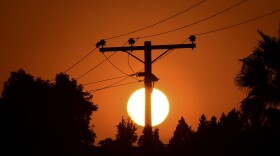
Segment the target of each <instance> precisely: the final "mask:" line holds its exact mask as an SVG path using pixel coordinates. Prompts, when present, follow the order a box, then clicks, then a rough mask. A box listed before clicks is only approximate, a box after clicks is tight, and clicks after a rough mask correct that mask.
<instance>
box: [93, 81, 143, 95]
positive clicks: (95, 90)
mask: <svg viewBox="0 0 280 156" xmlns="http://www.w3.org/2000/svg"><path fill="white" fill-rule="evenodd" d="M137 82H141V81H133V82H127V83H122V84H118V85H111V86H107V87H103V88H98V89H94V90H89V91H87V92H89V93H92V92H97V91H100V90H104V89H108V88H112V87H119V86H124V85H128V84H132V83H137Z"/></svg>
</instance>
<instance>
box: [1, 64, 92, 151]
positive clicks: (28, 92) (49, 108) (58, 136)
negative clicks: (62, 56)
mask: <svg viewBox="0 0 280 156" xmlns="http://www.w3.org/2000/svg"><path fill="white" fill-rule="evenodd" d="M82 89H83V88H82V86H81V85H79V86H78V85H77V83H76V81H75V80H69V78H68V76H67V75H65V74H58V75H57V76H56V82H55V83H54V84H52V83H50V82H49V81H44V80H42V79H40V78H36V79H34V77H33V76H31V75H29V74H27V73H26V72H25V71H24V70H22V69H21V70H18V71H17V72H12V73H11V76H10V78H9V79H8V81H7V82H5V84H4V90H3V92H2V97H1V100H0V101H1V106H0V113H1V119H0V126H1V127H0V135H1V140H0V142H1V149H3V150H2V151H1V152H4V153H8V154H9V155H74V154H77V153H80V154H81V153H82V152H81V151H82V150H83V149H86V145H92V144H93V143H94V138H95V133H94V132H93V130H92V129H91V127H90V126H89V121H90V116H91V113H92V112H93V111H96V110H97V106H96V105H94V104H93V103H92V102H90V100H91V98H92V96H91V95H89V94H88V93H85V92H83V91H82Z"/></svg>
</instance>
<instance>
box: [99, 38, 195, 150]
mask: <svg viewBox="0 0 280 156" xmlns="http://www.w3.org/2000/svg"><path fill="white" fill-rule="evenodd" d="M189 39H190V41H191V44H172V45H152V43H151V41H145V43H144V46H133V44H134V42H135V41H134V40H133V39H129V40H128V42H129V43H130V44H131V46H130V47H105V48H104V47H103V46H104V45H105V41H104V40H101V41H100V42H98V43H97V44H96V46H97V47H99V46H102V48H100V49H99V51H100V52H102V53H103V52H117V51H120V52H126V53H128V54H129V55H131V56H132V57H134V58H136V59H137V60H139V61H140V62H142V63H144V64H145V71H144V72H140V73H137V75H138V76H144V83H145V127H144V129H145V128H146V130H147V131H146V132H147V133H146V134H144V136H145V135H146V136H145V137H144V140H145V141H144V142H145V143H144V144H145V145H144V146H145V153H146V154H151V152H152V147H153V138H152V101H151V94H152V91H153V83H154V82H155V81H158V78H157V77H156V76H155V75H154V74H152V63H153V62H154V61H156V60H158V59H159V58H160V57H162V56H163V55H164V54H166V52H167V51H168V50H173V49H178V48H192V49H193V48H195V47H196V44H195V43H193V42H194V41H195V36H194V35H191V36H190V37H189ZM156 49H158V50H159V49H167V51H166V52H164V53H162V54H161V55H159V56H158V57H157V58H155V59H154V60H153V61H152V50H156ZM135 50H144V52H145V60H144V61H143V60H141V59H139V58H138V57H136V56H134V55H133V54H131V53H130V52H131V51H135Z"/></svg>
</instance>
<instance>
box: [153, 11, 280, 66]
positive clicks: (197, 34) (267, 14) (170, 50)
mask: <svg viewBox="0 0 280 156" xmlns="http://www.w3.org/2000/svg"><path fill="white" fill-rule="evenodd" d="M277 12H280V9H278V10H274V11H272V12H269V13H266V14H263V15H260V16H257V17H254V18H251V19H249V20H246V21H243V22H240V23H236V24H233V25H230V26H226V27H222V28H218V29H214V30H210V31H206V32H201V33H196V34H194V35H195V36H201V35H206V34H210V33H214V32H218V31H222V30H226V29H230V28H234V27H237V26H240V25H243V24H246V23H249V22H252V21H255V20H258V19H261V18H264V17H266V16H269V15H272V14H275V13H277ZM187 40H188V39H185V40H184V41H183V42H181V44H183V43H185V42H186V41H187ZM173 50H174V49H167V50H166V51H165V52H164V55H163V56H162V57H161V58H159V59H158V60H156V61H155V62H157V61H159V60H160V59H162V58H163V57H165V56H166V55H168V54H169V53H170V52H172V51H173ZM155 62H153V63H155Z"/></svg>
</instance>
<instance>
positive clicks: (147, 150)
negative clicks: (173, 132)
mask: <svg viewBox="0 0 280 156" xmlns="http://www.w3.org/2000/svg"><path fill="white" fill-rule="evenodd" d="M151 130H152V128H151V127H149V126H145V127H144V129H143V132H142V135H141V136H140V137H139V139H138V142H137V143H138V146H139V147H140V148H141V150H142V152H143V154H145V155H161V154H162V152H163V150H164V146H163V143H162V141H161V140H160V138H159V129H158V128H156V129H155V130H154V131H151ZM147 137H152V142H151V138H147Z"/></svg>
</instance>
